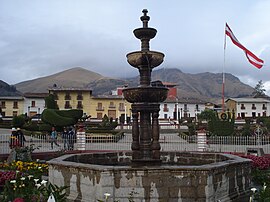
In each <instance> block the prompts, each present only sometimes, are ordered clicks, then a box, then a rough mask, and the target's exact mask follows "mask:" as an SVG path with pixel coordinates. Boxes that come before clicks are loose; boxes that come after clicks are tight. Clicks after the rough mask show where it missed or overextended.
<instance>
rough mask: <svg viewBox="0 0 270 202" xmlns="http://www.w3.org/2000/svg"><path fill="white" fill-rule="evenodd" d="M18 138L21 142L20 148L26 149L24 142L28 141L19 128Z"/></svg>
mask: <svg viewBox="0 0 270 202" xmlns="http://www.w3.org/2000/svg"><path fill="white" fill-rule="evenodd" d="M17 138H18V140H19V143H20V146H21V147H24V142H25V141H26V139H25V137H24V134H23V132H22V130H21V129H20V128H17Z"/></svg>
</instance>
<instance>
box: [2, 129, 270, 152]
mask: <svg viewBox="0 0 270 202" xmlns="http://www.w3.org/2000/svg"><path fill="white" fill-rule="evenodd" d="M26 140H27V141H26V142H25V146H30V145H31V144H32V145H33V146H34V147H38V149H36V150H35V151H34V152H48V151H60V150H64V149H65V148H64V140H63V139H62V138H61V137H59V138H58V139H57V144H58V145H59V146H57V145H55V144H53V147H52V143H51V141H50V138H49V136H44V135H39V136H38V135H37V136H26ZM9 141H10V135H7V134H0V154H7V153H9V152H10V150H11V149H10V148H9ZM73 142H74V150H76V149H78V143H77V141H76V139H75V140H74V141H73ZM131 142H132V135H131V134H130V133H124V135H122V136H121V137H118V138H115V137H114V136H112V135H95V136H87V139H86V144H85V150H100V151H121V150H131ZM160 144H161V150H162V151H198V150H199V147H198V145H199V142H198V138H197V136H179V133H167V134H161V135H160ZM200 144H201V143H200ZM248 148H250V149H252V148H254V149H256V148H257V149H258V148H262V149H263V152H264V153H265V154H270V137H269V136H261V137H256V136H254V137H237V136H233V137H231V136H215V137H207V138H206V141H205V142H203V151H208V152H209V151H210V152H241V153H245V152H246V151H247V149H248ZM66 149H68V148H66ZM200 149H201V148H200Z"/></svg>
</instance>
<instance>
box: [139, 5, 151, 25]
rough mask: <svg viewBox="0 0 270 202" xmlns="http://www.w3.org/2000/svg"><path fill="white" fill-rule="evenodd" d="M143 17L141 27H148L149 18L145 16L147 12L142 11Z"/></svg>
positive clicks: (145, 10)
mask: <svg viewBox="0 0 270 202" xmlns="http://www.w3.org/2000/svg"><path fill="white" fill-rule="evenodd" d="M142 12H143V16H142V17H141V21H142V22H143V27H148V21H149V20H150V17H149V16H147V13H148V10H147V9H143V10H142Z"/></svg>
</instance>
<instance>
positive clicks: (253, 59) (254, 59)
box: [225, 23, 263, 69]
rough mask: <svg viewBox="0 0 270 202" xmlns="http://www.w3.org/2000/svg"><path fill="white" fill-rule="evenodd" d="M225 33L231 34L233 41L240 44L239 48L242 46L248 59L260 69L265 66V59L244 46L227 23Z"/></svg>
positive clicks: (237, 44)
mask: <svg viewBox="0 0 270 202" xmlns="http://www.w3.org/2000/svg"><path fill="white" fill-rule="evenodd" d="M225 34H226V35H227V36H229V37H230V38H231V40H232V42H233V43H234V44H235V45H236V46H238V47H239V48H241V49H242V50H243V51H244V52H245V54H246V57H247V59H248V61H249V62H250V63H251V64H253V65H254V66H255V67H257V68H258V69H260V68H262V66H263V60H262V59H260V58H258V57H257V56H256V55H254V54H253V53H252V52H251V51H249V50H248V49H247V48H246V47H244V46H243V45H242V44H241V43H240V42H239V41H238V40H237V38H236V37H235V36H234V34H233V32H232V30H231V28H230V27H229V25H228V24H227V23H226V27H225Z"/></svg>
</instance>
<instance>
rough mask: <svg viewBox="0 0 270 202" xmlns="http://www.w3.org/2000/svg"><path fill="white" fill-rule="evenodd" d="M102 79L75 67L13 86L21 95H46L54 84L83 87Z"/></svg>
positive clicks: (95, 74)
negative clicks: (29, 93) (28, 93)
mask: <svg viewBox="0 0 270 202" xmlns="http://www.w3.org/2000/svg"><path fill="white" fill-rule="evenodd" d="M102 78H106V77H104V76H102V75H100V74H98V73H95V72H92V71H89V70H86V69H84V68H81V67H75V68H71V69H68V70H65V71H62V72H59V73H56V74H53V75H50V76H46V77H41V78H37V79H33V80H29V81H24V82H20V83H18V84H16V85H15V86H16V88H17V89H18V90H19V91H21V92H23V93H26V92H31V93H47V92H48V87H50V86H53V85H54V84H56V85H58V86H64V87H83V86H85V85H87V84H88V83H89V82H92V81H95V80H99V79H102Z"/></svg>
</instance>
